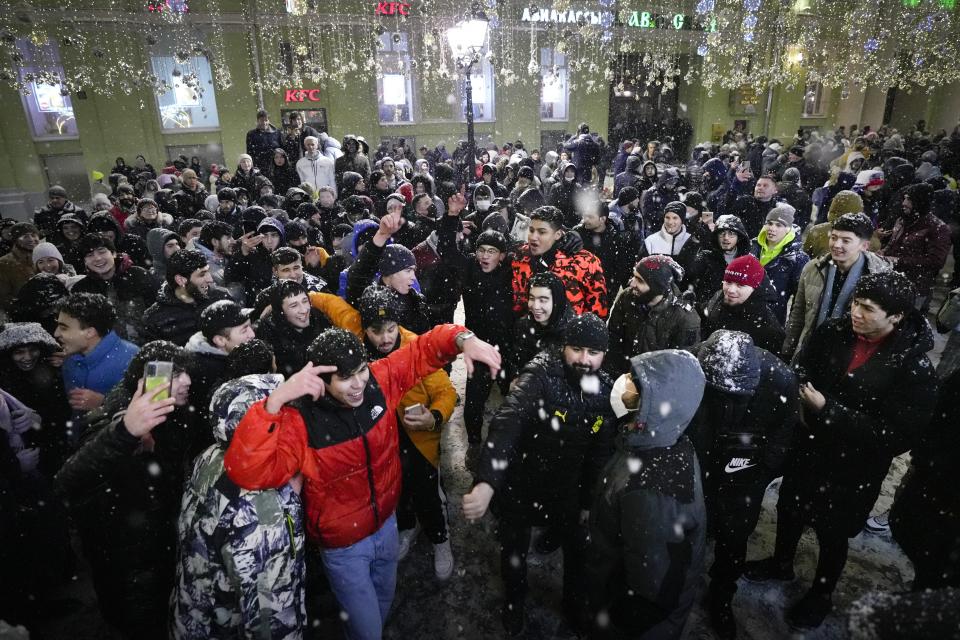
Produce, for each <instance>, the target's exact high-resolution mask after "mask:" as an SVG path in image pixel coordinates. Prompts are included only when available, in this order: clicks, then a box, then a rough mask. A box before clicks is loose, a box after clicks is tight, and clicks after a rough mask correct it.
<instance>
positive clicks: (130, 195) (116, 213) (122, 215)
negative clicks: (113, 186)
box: [109, 184, 137, 229]
mask: <svg viewBox="0 0 960 640" xmlns="http://www.w3.org/2000/svg"><path fill="white" fill-rule="evenodd" d="M109 213H110V215H111V216H113V219H114V220H116V221H117V224H119V225H120V228H122V229H123V228H126V226H125V225H126V223H127V218H130V217H132V216H134V215H136V213H137V193H136V192H135V191H134V190H133V187H132V186H131V185H129V184H121V185H120V186H118V187H117V202H116V204H114V205H113V206H112V207H111V208H110V211H109Z"/></svg>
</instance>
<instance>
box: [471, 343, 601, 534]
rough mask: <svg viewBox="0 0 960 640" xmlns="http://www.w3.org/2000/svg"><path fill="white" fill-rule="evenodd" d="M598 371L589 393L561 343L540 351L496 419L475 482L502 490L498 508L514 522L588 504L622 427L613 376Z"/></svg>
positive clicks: (531, 520) (529, 521)
mask: <svg viewBox="0 0 960 640" xmlns="http://www.w3.org/2000/svg"><path fill="white" fill-rule="evenodd" d="M597 377H598V379H599V385H598V387H597V392H596V393H595V394H587V393H585V392H584V391H583V390H582V388H581V382H580V380H579V379H578V378H577V377H576V376H575V374H573V373H572V372H571V370H570V369H569V368H568V367H566V366H565V365H564V363H563V359H562V356H561V354H560V351H559V349H551V350H549V351H545V352H543V353H540V354H539V355H537V357H535V358H534V359H533V361H532V362H530V364H528V365H527V366H526V367H525V368H524V370H523V372H522V373H521V374H520V376H519V377H518V378H517V380H516V383H515V386H514V387H513V389H512V391H511V392H510V395H508V396H507V399H506V400H505V401H504V403H503V404H502V405H500V407H499V408H498V409H497V411H496V413H495V414H494V416H493V418H492V419H491V420H490V431H489V435H488V436H487V446H485V447H483V453H482V455H481V459H480V466H479V471H478V473H477V482H486V483H488V484H490V486H492V487H493V488H494V489H495V490H496V500H497V508H498V510H499V511H500V512H501V513H503V514H504V516H505V517H507V518H509V519H510V520H511V521H514V522H520V523H523V524H528V525H533V524H539V523H542V519H543V516H544V515H546V514H551V515H552V516H553V517H556V514H557V513H559V512H564V511H566V512H568V513H569V511H570V510H577V509H589V508H590V504H591V501H592V498H591V491H592V489H593V486H594V484H595V481H596V478H597V476H598V474H599V471H600V469H601V468H603V465H604V464H605V463H606V461H607V458H609V456H610V454H611V453H612V452H613V436H614V433H615V427H616V417H615V416H614V415H613V412H612V410H611V409H610V390H611V389H612V388H613V381H612V380H611V378H610V376H608V375H607V374H606V373H605V372H603V371H599V372H597ZM504 462H506V465H504V464H503V463H504ZM531 505H533V506H532V507H531Z"/></svg>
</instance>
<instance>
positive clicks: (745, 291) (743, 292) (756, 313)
mask: <svg viewBox="0 0 960 640" xmlns="http://www.w3.org/2000/svg"><path fill="white" fill-rule="evenodd" d="M765 277H766V276H765V273H764V270H763V266H762V265H761V264H760V261H759V260H757V259H756V258H755V257H754V256H752V255H749V254H748V255H745V256H740V257H739V258H736V259H734V260H733V261H732V262H731V263H730V264H729V265H727V269H726V271H724V272H723V288H722V289H721V290H720V291H718V292H717V293H716V294H714V296H713V297H712V298H711V299H710V302H708V303H707V306H706V308H705V309H704V311H703V322H702V324H701V330H702V333H703V335H705V336H709V335H710V334H712V333H713V332H714V331H716V330H717V329H729V330H730V331H742V332H743V333H746V334H748V335H749V336H750V337H751V338H753V342H754V344H756V345H757V346H758V347H760V348H762V349H766V350H767V351H770V352H771V353H778V352H779V350H780V347H781V346H782V345H783V340H784V333H783V327H782V326H781V325H780V322H779V321H778V320H777V317H776V316H775V315H774V314H773V311H771V310H770V307H769V306H767V302H766V300H764V299H763V292H762V290H761V291H757V289H758V288H760V286H761V285H762V284H763V283H764V278H765Z"/></svg>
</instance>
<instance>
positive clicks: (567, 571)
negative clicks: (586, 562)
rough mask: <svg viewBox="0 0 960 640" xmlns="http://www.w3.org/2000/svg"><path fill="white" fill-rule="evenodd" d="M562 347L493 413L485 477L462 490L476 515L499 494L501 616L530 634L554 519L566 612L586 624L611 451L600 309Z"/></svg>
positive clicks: (537, 361)
mask: <svg viewBox="0 0 960 640" xmlns="http://www.w3.org/2000/svg"><path fill="white" fill-rule="evenodd" d="M562 342H563V345H562V348H560V349H551V350H548V351H544V352H542V353H540V354H538V355H537V356H536V357H535V358H534V359H533V361H531V362H530V364H528V365H527V366H526V367H525V368H524V370H523V373H521V374H520V376H519V377H518V378H517V380H516V384H515V385H514V387H513V390H512V391H511V392H510V395H509V396H507V399H506V400H505V401H504V403H503V404H502V405H501V406H500V407H499V408H498V409H497V412H496V413H495V414H494V416H493V418H492V419H491V420H490V427H489V429H490V430H489V434H488V436H487V442H486V446H484V447H483V452H482V454H481V459H480V464H479V469H478V472H477V475H476V484H475V485H474V487H473V489H472V490H471V491H470V493H468V494H467V495H465V496H464V497H463V512H464V515H465V516H466V517H467V518H468V519H469V520H477V519H479V518H482V517H483V515H484V514H485V513H486V511H487V508H488V506H489V505H490V501H491V499H492V498H493V497H494V495H495V494H496V497H497V503H496V505H495V509H496V510H497V511H498V516H499V518H500V530H499V537H500V545H501V547H500V548H501V551H500V567H501V575H502V577H503V581H504V591H505V594H504V595H505V598H504V601H505V602H504V607H503V610H502V615H501V621H502V622H503V626H504V630H505V631H506V632H507V633H508V634H509V635H510V636H518V635H520V634H522V632H523V627H524V622H525V614H524V600H525V596H526V591H527V561H526V557H527V549H528V548H529V546H530V529H531V527H533V526H542V525H551V526H553V527H554V528H555V529H558V530H559V531H560V534H561V535H562V536H563V543H562V548H563V613H564V615H565V617H566V618H567V620H568V622H569V623H570V624H571V626H573V627H574V628H575V629H581V628H583V615H584V614H585V613H586V611H585V605H586V602H585V601H584V592H583V572H584V566H583V553H584V550H585V543H586V540H585V538H584V534H585V531H584V529H583V526H582V525H583V524H584V523H585V522H586V518H587V516H588V513H587V511H588V510H589V508H590V505H591V503H592V500H593V496H592V490H593V487H594V485H595V480H596V478H597V473H598V472H599V470H600V468H601V467H602V466H603V464H604V463H605V462H606V460H607V458H608V457H609V455H610V453H611V452H612V438H613V434H614V430H615V418H614V415H613V410H612V409H611V407H610V393H611V390H612V389H613V381H612V379H611V378H610V377H609V376H608V375H607V373H606V372H604V371H603V370H602V369H601V365H602V364H603V357H604V354H605V352H606V351H607V348H608V343H609V335H608V333H607V328H606V325H604V323H603V321H602V320H601V319H600V318H598V317H597V316H596V315H594V314H592V313H586V314H584V315H582V316H579V317H577V318H575V319H574V320H573V321H571V322H570V324H569V325H568V326H567V328H566V330H565V332H564V337H563V340H562Z"/></svg>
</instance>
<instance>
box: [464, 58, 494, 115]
mask: <svg viewBox="0 0 960 640" xmlns="http://www.w3.org/2000/svg"><path fill="white" fill-rule="evenodd" d="M458 83H460V86H459V87H458V91H459V94H460V113H459V116H460V119H461V120H466V116H465V115H464V114H465V113H466V112H467V97H466V94H465V93H464V91H463V77H462V76H461V77H460V78H459V80H458ZM470 84H471V85H472V87H473V119H474V121H484V120H485V121H491V120H496V117H497V116H496V113H495V112H494V104H495V103H494V93H493V67H492V66H491V65H490V61H489V60H487V59H486V58H484V59H483V61H481V62H480V63H478V64H474V65H473V69H471V72H470Z"/></svg>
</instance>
